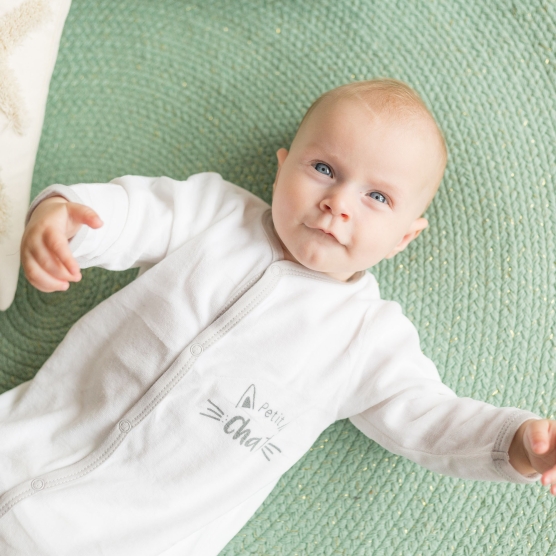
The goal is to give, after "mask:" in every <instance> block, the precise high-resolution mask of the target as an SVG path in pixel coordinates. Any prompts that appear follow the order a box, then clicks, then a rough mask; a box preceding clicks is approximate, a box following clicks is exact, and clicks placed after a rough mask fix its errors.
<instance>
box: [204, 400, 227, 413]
mask: <svg viewBox="0 0 556 556" xmlns="http://www.w3.org/2000/svg"><path fill="white" fill-rule="evenodd" d="M207 401H208V403H209V404H211V405H212V406H214V407H216V409H218V411H220V413H221V414H222V415H224V412H223V411H222V410H221V409H220V408H219V407H218V406H217V405H216V404H215V403H213V402H211V401H210V400H207Z"/></svg>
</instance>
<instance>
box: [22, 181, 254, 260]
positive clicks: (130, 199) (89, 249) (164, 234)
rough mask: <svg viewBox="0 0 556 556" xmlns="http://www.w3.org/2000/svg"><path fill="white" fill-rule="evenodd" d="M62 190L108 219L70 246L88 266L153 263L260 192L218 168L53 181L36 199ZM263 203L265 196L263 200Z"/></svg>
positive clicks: (84, 229) (85, 231)
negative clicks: (179, 174)
mask: <svg viewBox="0 0 556 556" xmlns="http://www.w3.org/2000/svg"><path fill="white" fill-rule="evenodd" d="M54 195H60V196H63V197H65V198H66V199H67V200H68V201H71V202H75V203H81V204H84V205H87V206H88V207H91V208H92V209H93V210H94V211H95V212H96V213H97V214H98V215H99V216H100V218H101V220H102V221H103V223H104V225H103V226H102V227H100V228H98V229H96V230H93V229H91V228H89V227H88V226H82V227H81V229H80V230H79V232H78V233H77V234H76V236H75V237H74V238H72V240H71V241H70V248H71V250H72V253H73V255H74V257H75V259H76V261H77V263H78V264H79V265H80V267H82V268H86V267H89V266H101V267H104V268H107V269H110V270H125V269H128V268H134V267H143V268H145V267H146V268H148V267H150V266H152V265H154V264H156V263H157V262H159V261H160V260H162V259H163V258H164V257H165V256H167V255H168V254H170V253H171V252H173V251H174V250H175V249H177V248H178V247H180V246H181V245H183V244H184V243H185V242H187V241H188V240H189V239H191V238H193V237H195V236H196V235H198V234H199V233H201V232H202V231H203V230H205V229H207V227H208V226H210V225H212V224H214V222H216V221H218V220H220V219H222V218H224V217H225V216H226V215H228V214H229V213H230V212H231V211H233V210H236V209H237V208H238V207H239V206H241V205H242V204H245V202H244V200H242V199H241V197H245V196H249V197H253V198H254V196H253V195H252V194H251V193H249V192H248V191H246V190H244V189H242V188H240V187H238V186H236V185H234V184H231V183H229V182H226V181H224V180H223V179H222V177H221V176H220V175H219V174H217V173H213V172H207V173H203V174H196V175H194V176H191V177H190V178H189V179H188V180H186V181H176V180H173V179H170V178H166V177H162V178H150V177H141V176H124V177H122V178H118V179H115V180H112V181H111V182H110V183H106V184H77V185H72V186H64V185H52V186H50V187H48V188H46V189H45V190H44V191H42V192H41V193H40V194H39V195H38V196H37V197H36V198H35V200H34V201H33V203H32V204H31V206H30V208H29V211H28V215H27V219H29V217H30V215H31V213H32V211H33V210H34V209H35V207H36V206H37V205H38V203H40V202H41V201H43V200H44V199H46V198H48V197H51V196H54ZM258 201H259V202H260V203H262V202H263V201H261V200H258Z"/></svg>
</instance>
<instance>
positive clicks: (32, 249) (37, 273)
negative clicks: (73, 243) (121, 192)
mask: <svg viewBox="0 0 556 556" xmlns="http://www.w3.org/2000/svg"><path fill="white" fill-rule="evenodd" d="M83 224H86V225H87V226H90V227H91V228H100V227H101V226H102V221H101V219H100V218H99V216H98V215H97V213H96V212H95V211H94V210H93V209H91V208H89V207H87V206H85V205H81V204H78V203H70V202H68V201H67V200H66V199H64V198H63V197H59V196H55V197H49V198H48V199H45V200H44V201H42V203H40V204H39V205H38V206H37V207H36V208H35V210H34V211H33V213H32V214H31V218H30V219H29V222H28V224H27V226H26V227H25V231H24V233H23V238H22V240H21V264H22V265H23V270H24V271H25V276H26V277H27V280H29V282H30V283H31V284H32V285H33V286H35V287H36V288H37V289H38V290H40V291H43V292H53V291H65V290H67V289H68V288H69V283H70V282H78V281H79V280H81V272H80V270H79V265H78V264H77V262H76V261H75V259H74V258H73V255H72V253H71V250H70V248H69V240H70V239H71V238H72V237H73V236H75V234H76V233H77V232H78V231H79V229H80V228H81V226H82V225H83Z"/></svg>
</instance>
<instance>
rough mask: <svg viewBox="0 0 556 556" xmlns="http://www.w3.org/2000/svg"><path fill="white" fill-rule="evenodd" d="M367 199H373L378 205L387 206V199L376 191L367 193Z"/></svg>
mask: <svg viewBox="0 0 556 556" xmlns="http://www.w3.org/2000/svg"><path fill="white" fill-rule="evenodd" d="M369 197H370V198H371V199H374V200H375V201H378V202H379V203H385V204H388V199H387V198H386V197H385V196H384V195H383V194H382V193H379V192H378V191H371V192H370V193H369Z"/></svg>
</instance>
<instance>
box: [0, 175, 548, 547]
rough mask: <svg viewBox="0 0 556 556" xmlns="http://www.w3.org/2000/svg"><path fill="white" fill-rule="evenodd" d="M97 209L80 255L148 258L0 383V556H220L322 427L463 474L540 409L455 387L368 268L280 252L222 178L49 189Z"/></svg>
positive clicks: (503, 460)
mask: <svg viewBox="0 0 556 556" xmlns="http://www.w3.org/2000/svg"><path fill="white" fill-rule="evenodd" d="M52 194H60V195H64V196H65V197H66V198H68V199H69V200H71V201H75V202H80V203H83V204H86V205H89V206H91V207H92V208H93V209H94V210H95V211H97V213H98V214H99V215H100V217H101V218H102V219H103V221H104V226H103V227H101V228H100V229H98V230H92V229H90V228H87V227H85V226H84V227H83V228H82V229H81V230H80V231H79V233H78V234H77V236H76V237H75V238H73V240H72V241H71V244H70V245H71V248H72V251H73V253H74V256H75V257H76V259H77V261H78V262H79V264H80V266H81V267H87V266H93V265H94V266H102V267H104V268H109V269H114V270H121V269H126V268H131V267H137V266H139V267H141V268H142V271H141V273H140V275H139V276H138V278H137V279H136V280H134V281H133V282H132V283H130V284H129V285H128V286H126V287H125V288H123V289H122V290H120V291H119V292H117V293H115V294H114V295H112V296H111V297H110V298H108V299H107V300H105V301H103V302H102V303H100V304H99V305H98V306H96V307H95V308H94V309H93V310H92V311H90V312H89V313H88V314H87V315H85V316H84V317H83V318H81V319H80V320H79V321H78V322H77V323H75V325H74V326H73V327H72V328H71V330H70V331H69V332H68V334H67V336H66V337H65V339H64V340H63V341H62V342H61V344H60V345H59V346H58V347H57V349H56V350H55V351H54V353H53V354H52V356H51V357H50V358H49V359H48V361H47V362H46V363H45V364H44V366H43V367H42V368H41V369H40V370H39V372H38V373H37V375H36V377H35V378H34V379H33V380H32V381H29V382H26V383H24V384H21V385H20V386H18V387H16V388H14V389H13V390H11V391H8V392H6V393H4V394H2V395H1V396H0V494H1V496H0V553H1V554H3V555H5V556H15V555H18V556H19V555H27V554H33V555H37V556H42V555H44V556H46V555H48V556H50V555H51V556H62V555H66V554H67V555H73V554H80V555H81V556H97V555H99V556H100V555H103V556H112V555H114V556H121V555H122V554H133V555H134V556H143V555H144V556H154V555H165V556H174V555H177V554H187V555H190V556H191V555H193V556H197V555H198V556H210V555H213V554H214V555H216V554H218V552H219V551H220V550H221V549H222V548H223V547H224V546H225V544H226V543H227V542H228V541H229V540H230V538H231V537H232V536H233V535H234V534H235V533H237V531H238V530H239V529H240V528H241V527H242V525H243V524H244V523H245V522H246V521H247V520H248V519H249V517H250V516H251V515H252V514H253V513H254V511H255V510H256V509H257V507H258V506H259V505H260V504H261V503H262V501H263V500H264V499H265V497H266V496H267V495H268V493H269V492H270V491H271V490H272V488H273V486H274V485H275V484H276V482H277V481H278V480H279V478H280V477H281V476H282V475H283V474H284V473H285V472H286V471H287V470H288V469H289V468H290V467H291V466H292V465H293V464H294V463H296V461H298V460H299V458H301V457H302V456H303V454H305V452H306V451H307V450H308V449H309V448H310V447H311V445H312V444H313V442H314V441H315V440H316V438H317V437H318V436H319V434H320V433H321V432H322V431H323V430H324V429H326V428H327V427H328V426H329V425H330V424H331V423H333V422H334V421H336V420H338V419H345V418H350V419H351V421H352V423H353V424H354V425H355V426H356V427H357V428H359V429H360V430H361V431H362V432H363V433H364V434H366V435H367V436H368V437H370V438H371V439H373V440H375V441H377V442H378V443H380V444H381V445H382V446H384V447H386V448H387V449H388V450H391V451H392V452H395V453H397V454H402V455H404V456H407V457H408V458H410V459H412V460H413V461H416V462H417V463H419V464H421V465H424V466H426V467H428V468H430V469H433V470H436V471H439V472H442V473H445V474H449V475H456V476H459V477H463V478H474V479H482V480H494V481H499V480H509V481H515V482H531V481H533V480H536V479H537V478H538V476H533V477H523V476H521V475H520V474H518V473H517V472H516V471H515V470H514V469H513V467H512V466H511V465H510V464H509V461H508V453H507V451H508V447H509V444H510V442H511V440H512V438H513V435H514V433H515V431H516V429H517V427H518V426H519V425H520V424H521V423H522V422H523V421H524V420H526V419H529V418H535V417H536V416H535V415H534V414H532V413H529V412H527V411H522V410H518V409H512V408H496V407H494V406H491V405H488V404H486V403H483V402H480V401H475V400H472V399H469V398H459V397H457V396H456V395H455V394H454V392H452V390H450V389H449V388H448V387H447V386H445V385H444V384H442V382H441V381H440V378H439V375H438V372H437V370H436V368H435V366H434V364H433V363H432V362H431V361H430V360H429V359H427V358H426V357H425V356H424V355H423V354H422V352H421V349H420V347H419V339H418V335H417V332H416V330H415V328H414V327H413V326H412V325H411V323H410V322H409V320H408V319H406V318H405V317H404V316H403V314H402V312H401V309H400V307H399V305H398V304H397V303H394V302H390V301H384V300H381V299H380V296H379V291H378V286H377V283H376V281H375V279H374V277H373V276H372V274H370V273H369V272H366V271H363V272H361V273H359V274H358V276H356V279H354V280H352V281H349V282H340V281H338V280H334V279H332V278H330V277H328V276H326V275H324V274H322V273H319V272H315V271H312V270H308V269H306V268H304V267H302V266H300V265H298V264H296V263H292V262H289V261H286V260H283V252H282V249H281V247H280V244H279V242H278V239H277V237H276V235H275V231H274V228H273V225H272V218H271V212H270V209H269V206H268V205H267V204H266V203H265V202H263V201H262V200H261V199H259V198H257V197H256V196H254V195H252V194H251V193H249V192H248V191H246V190H244V189H242V188H240V187H237V186H235V185H233V184H231V183H229V182H226V181H224V180H223V179H222V178H221V176H220V175H218V174H215V173H203V174H197V175H195V176H192V177H191V178H189V179H188V180H186V181H184V182H178V181H175V180H172V179H169V178H145V177H138V176H126V177H123V178H120V179H118V180H114V181H113V182H111V183H110V184H89V185H84V184H81V185H76V186H71V187H65V186H52V187H51V188H48V189H47V190H45V191H44V192H43V193H42V194H41V195H40V196H39V197H38V198H37V200H36V201H35V202H34V203H33V205H32V207H31V209H30V211H31V210H32V209H33V208H34V206H36V204H37V203H38V202H39V201H40V200H41V199H44V198H45V197H47V196H49V195H52Z"/></svg>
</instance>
